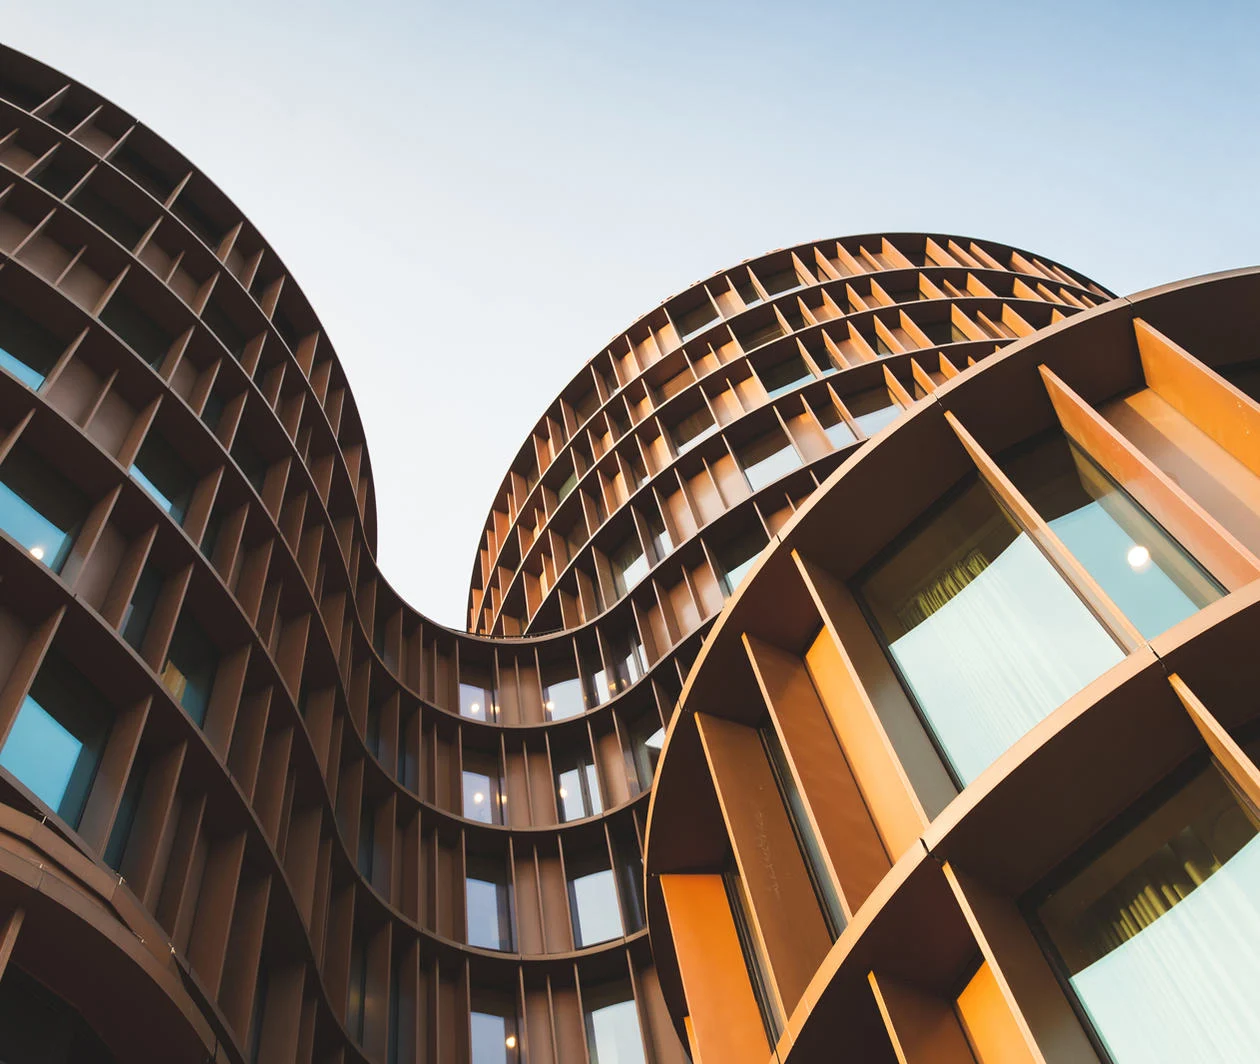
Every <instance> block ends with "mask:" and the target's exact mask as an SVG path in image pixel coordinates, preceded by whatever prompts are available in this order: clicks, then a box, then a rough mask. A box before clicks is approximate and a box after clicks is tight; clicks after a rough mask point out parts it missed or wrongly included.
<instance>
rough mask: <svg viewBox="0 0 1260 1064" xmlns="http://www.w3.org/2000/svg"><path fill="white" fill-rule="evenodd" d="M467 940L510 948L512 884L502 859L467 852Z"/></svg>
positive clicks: (508, 950) (465, 881)
mask: <svg viewBox="0 0 1260 1064" xmlns="http://www.w3.org/2000/svg"><path fill="white" fill-rule="evenodd" d="M464 902H465V910H466V916H467V921H468V923H467V927H468V944H469V945H470V946H481V947H483V948H484V949H497V950H503V951H505V952H510V951H511V949H512V888H511V885H510V880H509V879H508V874H507V867H506V865H505V864H504V862H503V861H502V860H499V859H496V858H492V857H483V856H477V855H473V854H469V855H468V872H467V876H466V877H465V880H464Z"/></svg>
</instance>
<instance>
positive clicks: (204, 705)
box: [161, 615, 219, 725]
mask: <svg viewBox="0 0 1260 1064" xmlns="http://www.w3.org/2000/svg"><path fill="white" fill-rule="evenodd" d="M218 668H219V652H218V651H217V650H216V649H215V647H214V644H213V643H211V642H210V639H209V637H208V636H207V635H206V633H205V632H204V631H202V628H201V625H199V624H198V623H197V622H196V621H194V620H193V619H192V618H191V617H189V616H187V615H184V616H181V617H180V619H179V623H178V624H177V625H176V626H175V634H174V635H173V636H172V637H171V646H170V649H169V650H168V651H167V656H166V665H165V666H164V667H163V669H162V676H161V680H162V686H163V687H165V688H166V689H167V690H168V691H170V693H171V695H172V696H173V697H174V698H175V700H176V701H177V702H179V704H180V705H181V706H183V707H184V709H186V710H187V711H188V715H189V716H190V717H191V718H192V719H193V720H194V721H195V722H196V723H197V724H198V725H201V724H204V723H205V719H206V710H207V709H208V708H209V706H210V692H211V689H212V688H213V687H214V677H215V673H216V672H217V671H218Z"/></svg>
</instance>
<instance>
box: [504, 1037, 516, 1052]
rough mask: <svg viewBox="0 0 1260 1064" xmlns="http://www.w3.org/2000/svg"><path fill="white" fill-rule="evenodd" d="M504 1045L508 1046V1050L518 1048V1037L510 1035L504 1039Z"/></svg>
mask: <svg viewBox="0 0 1260 1064" xmlns="http://www.w3.org/2000/svg"><path fill="white" fill-rule="evenodd" d="M503 1044H504V1045H505V1046H507V1047H508V1049H515V1048H516V1035H514V1034H510V1035H508V1036H507V1038H506V1039H504V1042H503Z"/></svg>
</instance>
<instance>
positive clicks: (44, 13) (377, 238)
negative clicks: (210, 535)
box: [0, 0, 1260, 626]
mask: <svg viewBox="0 0 1260 1064" xmlns="http://www.w3.org/2000/svg"><path fill="white" fill-rule="evenodd" d="M0 17H2V18H3V23H2V25H3V27H4V29H3V39H4V40H5V42H6V43H8V44H10V45H12V46H13V47H16V48H19V49H21V50H23V51H26V52H29V53H31V54H33V55H35V56H37V57H39V58H40V59H43V60H44V61H46V62H48V63H51V64H52V65H54V66H56V67H59V68H60V69H62V70H64V71H65V72H66V73H68V74H70V75H72V76H73V77H75V78H77V79H78V80H80V81H83V82H85V83H86V84H88V85H90V86H92V87H93V88H95V89H97V90H98V91H100V92H102V93H104V94H105V95H106V96H108V97H110V98H112V99H113V100H115V101H116V102H117V103H118V104H120V105H121V106H123V107H125V108H127V109H128V110H129V111H131V112H132V113H133V114H135V115H136V116H137V117H139V118H140V119H141V120H143V121H144V122H146V123H147V124H148V125H150V126H152V127H153V128H154V129H156V130H157V131H158V132H159V133H160V134H161V135H163V136H164V137H166V138H167V139H168V140H169V141H171V142H172V143H173V144H175V145H176V146H177V147H178V148H179V149H180V150H181V151H183V152H184V153H185V154H186V155H187V156H188V157H189V158H190V159H192V160H193V161H194V162H195V163H196V164H197V165H198V166H199V167H200V168H201V169H203V170H204V171H205V172H206V173H207V174H208V175H209V176H210V178H211V179H212V180H214V181H215V182H216V183H217V184H218V185H219V186H220V187H221V188H223V189H224V190H225V191H226V192H227V194H228V195H229V196H231V197H232V198H233V199H234V200H235V201H236V202H237V203H238V204H239V205H240V207H241V208H242V209H243V210H244V211H245V213H246V214H247V215H248V216H249V217H250V218H251V219H252V220H253V221H254V222H255V224H257V226H258V227H259V229H260V230H261V231H262V232H263V234H264V235H265V236H266V237H267V239H268V240H269V241H270V242H271V244H272V245H273V246H274V247H275V248H276V249H277V250H278V252H279V253H280V255H281V256H282V257H283V258H284V259H285V261H286V263H287V264H288V266H289V268H290V269H291V270H292V272H293V273H294V275H295V276H296V278H297V279H298V281H299V282H300V283H301V285H302V286H303V288H304V289H305V291H306V293H307V295H308V296H309V298H310V300H311V302H312V304H313V305H314V307H315V309H316V312H317V313H318V314H319V315H320V317H321V319H322V321H323V322H324V325H325V326H326V328H327V329H328V331H329V333H330V335H331V337H332V339H333V341H334V343H335V345H336V347H337V349H338V352H339V353H340V356H341V359H342V362H343V363H344V364H345V366H346V370H347V373H348V375H349V377H350V381H351V384H352V386H353V389H354V392H355V396H356V398H357V400H358V403H359V407H360V410H361V411H362V414H363V418H364V421H365V423H366V426H367V433H368V443H369V448H370V451H371V455H372V461H373V466H374V470H375V474H376V486H377V496H378V509H379V515H380V528H381V535H380V547H381V550H380V553H381V562H382V565H383V568H384V570H385V573H386V575H387V576H388V577H389V578H390V580H391V581H392V582H393V583H394V584H395V586H396V587H397V588H398V589H399V590H400V591H401V592H402V593H403V595H404V596H405V597H406V598H407V599H408V600H409V601H410V602H411V603H412V604H413V605H415V606H416V607H417V608H418V609H420V610H422V611H423V612H425V613H428V614H429V615H431V616H433V617H435V618H436V619H438V620H440V621H443V622H445V623H448V624H453V625H457V626H461V625H462V624H463V620H464V608H465V602H466V598H467V587H468V575H469V573H470V571H471V568H472V563H473V556H474V551H475V549H476V546H477V542H478V537H479V534H480V531H481V526H482V522H483V521H484V519H485V515H486V511H487V509H488V507H489V504H490V502H491V499H492V497H493V494H494V492H495V490H496V489H497V488H498V485H499V482H500V480H501V478H502V476H503V473H504V472H505V470H506V468H507V465H508V463H509V461H510V460H511V458H512V457H513V456H514V455H515V453H516V451H517V449H518V448H519V446H520V444H521V442H522V441H523V440H524V438H525V435H526V433H527V432H528V431H529V430H530V429H531V428H532V426H533V424H534V422H535V421H536V419H537V417H538V416H539V415H540V414H541V413H542V412H543V410H544V409H545V408H546V406H547V404H548V403H549V402H550V401H551V399H552V398H553V397H554V396H555V394H556V393H557V392H558V391H559V390H560V389H561V387H562V386H563V385H564V384H565V383H566V382H567V381H568V380H569V379H570V378H571V377H572V375H573V374H574V373H575V372H576V371H577V369H578V368H579V367H580V366H581V365H582V363H584V362H585V361H586V360H587V359H588V358H590V357H591V356H593V355H594V354H596V353H597V352H598V351H599V350H600V349H601V348H602V346H603V345H604V344H606V343H607V342H608V340H609V339H610V338H611V337H612V336H613V335H614V334H616V333H618V332H620V331H621V330H622V329H624V328H625V327H626V326H628V325H629V324H630V323H631V322H632V321H633V320H634V319H635V318H636V317H638V316H639V315H640V314H642V313H644V312H645V311H647V310H649V309H650V308H651V307H653V306H655V305H656V304H657V303H659V302H660V301H661V300H662V299H664V298H665V297H666V296H668V295H670V294H672V293H674V292H676V291H677V290H679V289H681V288H683V287H685V286H686V285H688V284H690V283H691V282H692V281H695V280H698V279H700V278H702V277H705V276H707V275H708V274H710V273H712V272H714V271H716V270H718V269H721V268H723V267H725V266H728V265H731V264H733V263H735V262H738V261H739V260H741V259H744V258H748V257H750V256H753V255H758V254H761V253H763V252H765V251H768V250H770V249H772V248H776V247H782V246H786V245H790V244H794V243H799V242H803V241H807V240H812V239H821V238H823V237H827V236H839V235H842V234H846V233H860V232H870V231H878V230H890V231H891V230H906V229H913V230H918V229H926V230H934V231H946V232H959V233H965V234H969V235H974V236H983V237H989V238H992V239H996V240H1001V241H1004V242H1006V243H1012V244H1017V245H1021V246H1024V247H1028V248H1031V249H1033V250H1036V251H1038V252H1040V253H1043V254H1045V255H1049V256H1051V257H1053V258H1056V259H1059V260H1060V261H1063V262H1065V263H1066V264H1068V265H1070V266H1072V267H1074V268H1076V269H1078V270H1081V271H1083V272H1085V273H1087V274H1089V275H1090V276H1092V277H1094V278H1095V279H1096V280H1098V281H1100V282H1101V283H1103V284H1105V285H1108V286H1109V287H1111V288H1113V289H1116V290H1117V291H1121V292H1131V291H1136V290H1139V289H1141V288H1145V287H1149V286H1152V285H1155V284H1160V283H1163V282H1165V281H1170V280H1174V279H1176V278H1180V277H1185V276H1190V275H1193V274H1198V273H1204V272H1209V271H1212V270H1218V269H1227V268H1232V267H1235V266H1243V265H1252V264H1255V263H1256V262H1257V261H1258V260H1260V251H1258V249H1260V210H1257V207H1258V206H1260V203H1258V200H1260V179H1258V177H1257V175H1258V174H1260V134H1258V133H1257V130H1258V129H1260V124H1258V123H1257V104H1258V103H1260V63H1257V61H1256V59H1255V56H1256V55H1257V54H1260V6H1257V5H1255V4H1243V3H1229V2H1225V3H1210V4H1201V5H1189V4H1172V3H1163V2H1152V3H1145V4H1138V3H1128V2H1113V3H1106V2H1100V3H1095V4H1083V3H1076V2H1068V3H1058V4H1055V3H1046V4H1038V5H1033V4H1014V3H970V2H967V0H957V2H954V3H950V4H942V3H939V2H937V3H931V4H928V3H918V2H916V0H906V2H902V3H898V4H882V3H848V2H835V3H808V2H796V0H786V2H779V3H775V4H750V3H744V2H741V0H726V2H723V3H720V4H719V3H710V2H708V0H702V2H696V3H662V2H650V3H635V4H621V5H616V4H609V3H600V2H597V0H588V2H586V3H577V2H573V3H568V2H565V3H558V2H545V0H544V2H535V3H529V4H524V3H520V4H509V3H494V2H481V0H465V2H462V3H458V4H444V5H437V4H431V3H411V4H401V3H392V2H386V0H361V2H358V3H353V4H352V3H330V2H327V0H325V2H318V3H306V4H298V3H272V2H269V0H257V2H254V3H248V4H247V3H241V2H238V0H227V2H223V3H218V4H216V5H213V6H210V5H201V4H198V5H192V4H179V3H171V4H163V3H151V2H141V0H109V2H107V3H102V2H99V0H97V2H94V3H86V2H83V0H59V2H58V3H52V4H33V3H30V2H29V0H22V2H14V0H0Z"/></svg>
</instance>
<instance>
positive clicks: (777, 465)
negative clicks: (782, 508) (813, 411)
mask: <svg viewBox="0 0 1260 1064" xmlns="http://www.w3.org/2000/svg"><path fill="white" fill-rule="evenodd" d="M739 464H740V466H742V467H743V470H744V476H746V477H747V478H748V483H749V485H750V486H751V487H752V489H753V491H759V490H760V489H762V488H764V487H765V486H766V485H767V484H769V483H771V482H772V481H775V480H778V479H779V477H781V476H783V475H784V474H785V473H789V472H791V471H792V470H793V469H795V468H796V467H797V466H799V465H800V464H801V456H800V455H799V454H797V453H796V448H795V447H793V446H792V441H791V440H789V439H788V438H787V437H786V436H784V435H783V433H782V432H781V431H780V430H779V429H771V430H770V431H769V432H767V433H766V434H765V435H764V436H761V437H759V438H758V439H755V440H753V441H752V443H746V444H745V445H744V446H743V447H741V448H740V449H739Z"/></svg>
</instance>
